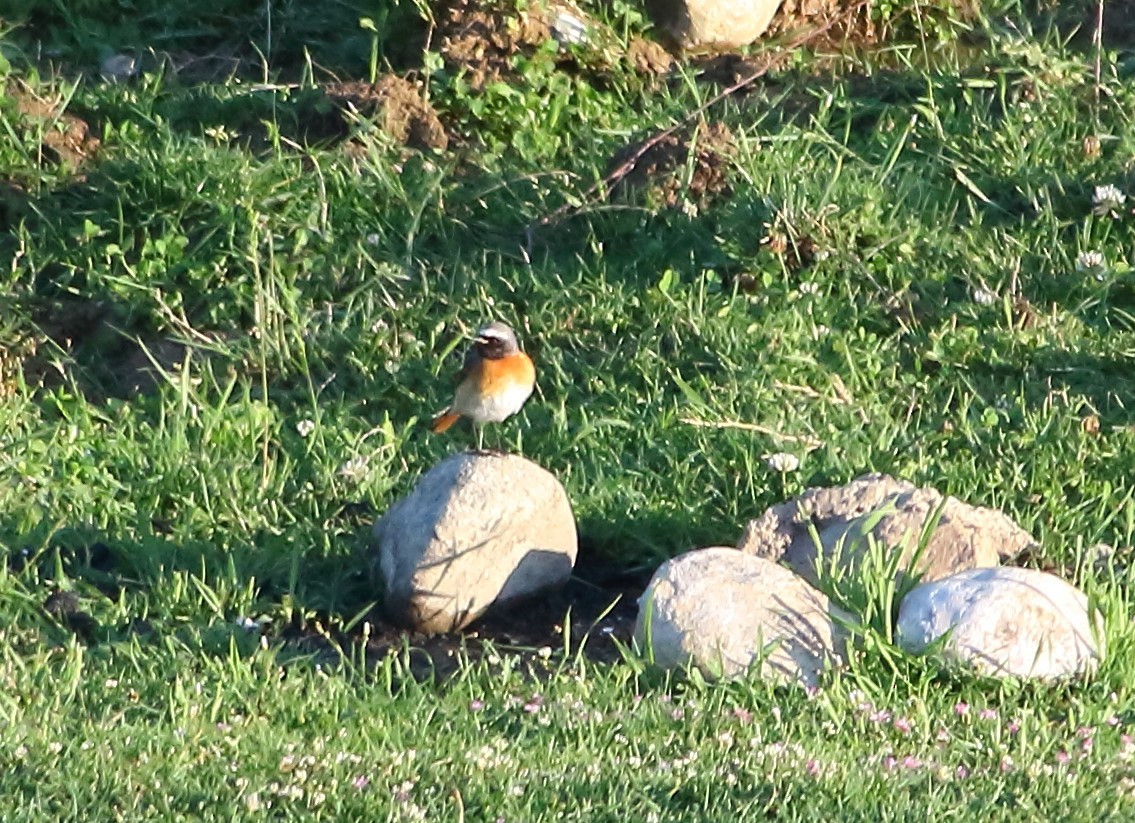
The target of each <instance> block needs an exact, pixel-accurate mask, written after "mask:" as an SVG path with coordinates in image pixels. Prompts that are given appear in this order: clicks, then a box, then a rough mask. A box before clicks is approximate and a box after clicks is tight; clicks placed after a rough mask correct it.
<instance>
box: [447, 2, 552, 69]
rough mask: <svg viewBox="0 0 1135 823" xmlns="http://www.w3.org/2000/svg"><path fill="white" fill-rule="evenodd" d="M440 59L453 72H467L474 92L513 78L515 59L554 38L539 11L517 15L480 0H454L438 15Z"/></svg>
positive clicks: (534, 10) (518, 13) (523, 12)
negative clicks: (504, 79)
mask: <svg viewBox="0 0 1135 823" xmlns="http://www.w3.org/2000/svg"><path fill="white" fill-rule="evenodd" d="M437 23H438V30H437V34H436V37H437V39H438V43H439V48H440V51H441V56H442V57H443V58H444V59H445V62H446V63H447V64H448V65H449V66H450V67H451V68H452V69H454V70H459V69H464V70H465V72H466V74H465V80H466V82H467V83H468V84H469V87H470V88H471V89H472V90H473V91H480V90H481V89H483V88H484V87H485V86H486V85H487V84H489V83H492V82H495V81H497V80H501V79H503V78H509V77H511V76H512V75H513V69H512V59H513V57H514V56H516V55H517V54H518V53H521V52H534V51H535V50H536V49H537V48H539V47H540V46H541V45H543V44H544V43H546V42H547V41H548V39H549V38H550V37H551V36H552V32H551V29H550V28H549V27H548V23H547V21H546V20H545V19H544V16H543V14H542V13H541V12H540V11H539V10H537V9H533V10H532V11H519V12H514V11H512V10H511V9H509V8H508V7H507V6H503V5H499V4H496V3H493V2H491V0H490V2H481V0H451V2H448V3H446V4H445V5H444V6H443V7H442V8H441V9H439V10H438V12H437Z"/></svg>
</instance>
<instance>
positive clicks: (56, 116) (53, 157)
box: [6, 83, 99, 174]
mask: <svg viewBox="0 0 1135 823" xmlns="http://www.w3.org/2000/svg"><path fill="white" fill-rule="evenodd" d="M6 94H7V95H8V96H9V97H10V98H13V99H15V101H16V108H17V110H18V111H19V113H20V121H19V122H18V124H17V128H21V127H22V128H25V129H28V128H34V129H36V130H37V131H38V132H40V133H41V136H40V147H41V151H42V157H43V159H44V160H45V161H46V162H48V163H52V164H56V165H61V166H63V167H64V169H65V170H66V171H68V172H70V173H72V174H74V173H76V172H78V171H79V168H80V167H81V166H82V165H83V164H84V163H85V162H86V161H87V160H89V159H90V158H91V157H92V156H94V154H95V152H96V151H97V150H98V147H99V140H98V138H97V137H95V136H93V135H92V134H91V132H90V127H89V126H88V125H87V123H86V122H85V121H84V120H81V119H80V118H78V117H76V116H74V115H73V114H68V113H67V112H65V111H63V101H62V99H61V98H58V97H53V98H44V97H40V96H39V95H37V94H34V93H33V92H32V91H31V90H29V89H28V88H27V87H26V86H24V85H23V84H22V83H19V84H9V86H8V88H7V89H6Z"/></svg>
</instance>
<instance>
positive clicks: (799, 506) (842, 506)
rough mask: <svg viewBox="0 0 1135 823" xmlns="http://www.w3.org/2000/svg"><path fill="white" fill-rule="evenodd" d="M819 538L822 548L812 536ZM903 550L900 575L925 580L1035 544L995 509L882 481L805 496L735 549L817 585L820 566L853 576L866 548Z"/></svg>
mask: <svg viewBox="0 0 1135 823" xmlns="http://www.w3.org/2000/svg"><path fill="white" fill-rule="evenodd" d="M939 507H941V513H940V515H939V519H938V522H937V525H936V526H935V528H934V530H933V532H932V533H931V534H930V537H929V540H928V541H927V542H926V545H925V548H923V549H922V551H921V554H918V556H917V562H913V561H915V560H916V552H917V551H918V549H919V546H920V539H921V537H922V533H923V529H924V528H925V526H926V524H927V522H928V520H929V519H930V518H931V517H932V516H933V515H934V513H935V512H937V511H938V509H939ZM813 529H814V530H815V533H816V536H818V537H819V547H817V542H816V539H815V537H814V536H813ZM868 535H871V537H872V538H873V539H874V541H875V542H876V544H877V545H881V546H883V547H885V548H886V549H888V550H890V551H901V552H902V554H901V556H900V557H899V558H898V564H897V569H898V571H899V572H900V573H903V572H905V571H907V570H908V569H910V568H911V565H912V562H913V571H914V572H915V573H916V574H919V575H921V578H922V580H923V581H930V580H937V579H939V578H942V577H946V576H947V575H950V574H953V573H954V572H957V571H961V570H963V569H972V568H984V567H990V566H996V565H998V563H999V562H1000V560H1001V558H1004V557H1010V556H1013V555H1016V554H1018V553H1020V552H1021V551H1023V550H1024V549H1026V548H1030V547H1033V546H1035V545H1036V541H1034V540H1033V538H1032V537H1031V536H1030V535H1029V533H1028V532H1026V531H1024V530H1023V529H1021V528H1020V527H1019V526H1017V525H1016V524H1015V523H1014V522H1013V521H1012V520H1010V519H1009V518H1008V517H1006V516H1005V515H1004V514H1003V513H1001V512H999V511H997V510H995V509H986V508H980V507H977V506H971V505H969V504H967V503H963V502H961V501H960V500H957V499H956V498H954V497H947V498H945V500H944V502H943V498H942V495H941V494H940V493H939V492H937V491H936V490H934V489H931V488H921V489H920V488H916V487H915V486H914V485H913V484H911V483H908V482H906V481H905V480H896V479H895V478H893V477H889V476H887V475H884V474H869V475H865V476H863V477H859V478H857V479H855V480H853V481H852V482H850V483H848V484H847V485H845V486H836V487H833V488H819V489H808V490H807V491H806V492H804V494H802V495H801V496H800V497H798V498H796V499H794V500H789V501H788V502H787V503H781V504H779V505H777V506H773V507H772V508H770V509H768V510H767V511H766V512H765V513H764V514H763V515H761V516H760V517H759V518H757V519H756V520H752V521H750V522H749V524H748V526H746V528H745V532H744V534H743V535H742V537H741V541H740V543H739V544H738V548H739V549H741V550H742V551H744V552H746V553H749V554H754V555H757V556H758V557H767V558H769V559H770V560H778V561H783V562H785V563H787V564H788V565H789V566H790V567H791V568H792V569H793V571H795V572H796V573H797V574H799V575H801V576H803V577H805V578H806V579H808V580H809V581H812V582H815V580H816V578H817V574H816V569H817V561H818V560H819V561H820V562H821V564H822V566H823V567H825V568H830V567H831V566H832V565H833V564H834V565H836V566H837V567H838V568H840V569H842V570H844V571H852V570H854V569H855V568H856V567H857V565H858V564H859V562H860V561H861V560H862V558H863V555H864V552H865V551H867V549H868V547H869V545H870V541H869V540H868Z"/></svg>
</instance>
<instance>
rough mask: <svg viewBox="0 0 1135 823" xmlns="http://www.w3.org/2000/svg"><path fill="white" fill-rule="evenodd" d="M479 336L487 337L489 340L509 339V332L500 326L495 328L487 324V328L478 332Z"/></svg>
mask: <svg viewBox="0 0 1135 823" xmlns="http://www.w3.org/2000/svg"><path fill="white" fill-rule="evenodd" d="M477 336H478V337H486V338H488V339H489V340H507V339H508V333H507V332H505V331H503V330H501V329H498V328H494V327H493V326H485V328H483V329H481V330H480V331H479V332H477Z"/></svg>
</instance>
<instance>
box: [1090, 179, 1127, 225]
mask: <svg viewBox="0 0 1135 823" xmlns="http://www.w3.org/2000/svg"><path fill="white" fill-rule="evenodd" d="M1126 202H1127V195H1126V194H1124V193H1123V192H1121V191H1120V190H1119V188H1118V187H1117V186H1113V185H1112V184H1111V183H1108V184H1107V185H1106V186H1096V190H1095V191H1094V192H1092V214H1095V215H1098V216H1100V217H1109V216H1110V217H1119V211H1120V209H1122V208H1123V204H1124V203H1126Z"/></svg>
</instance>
